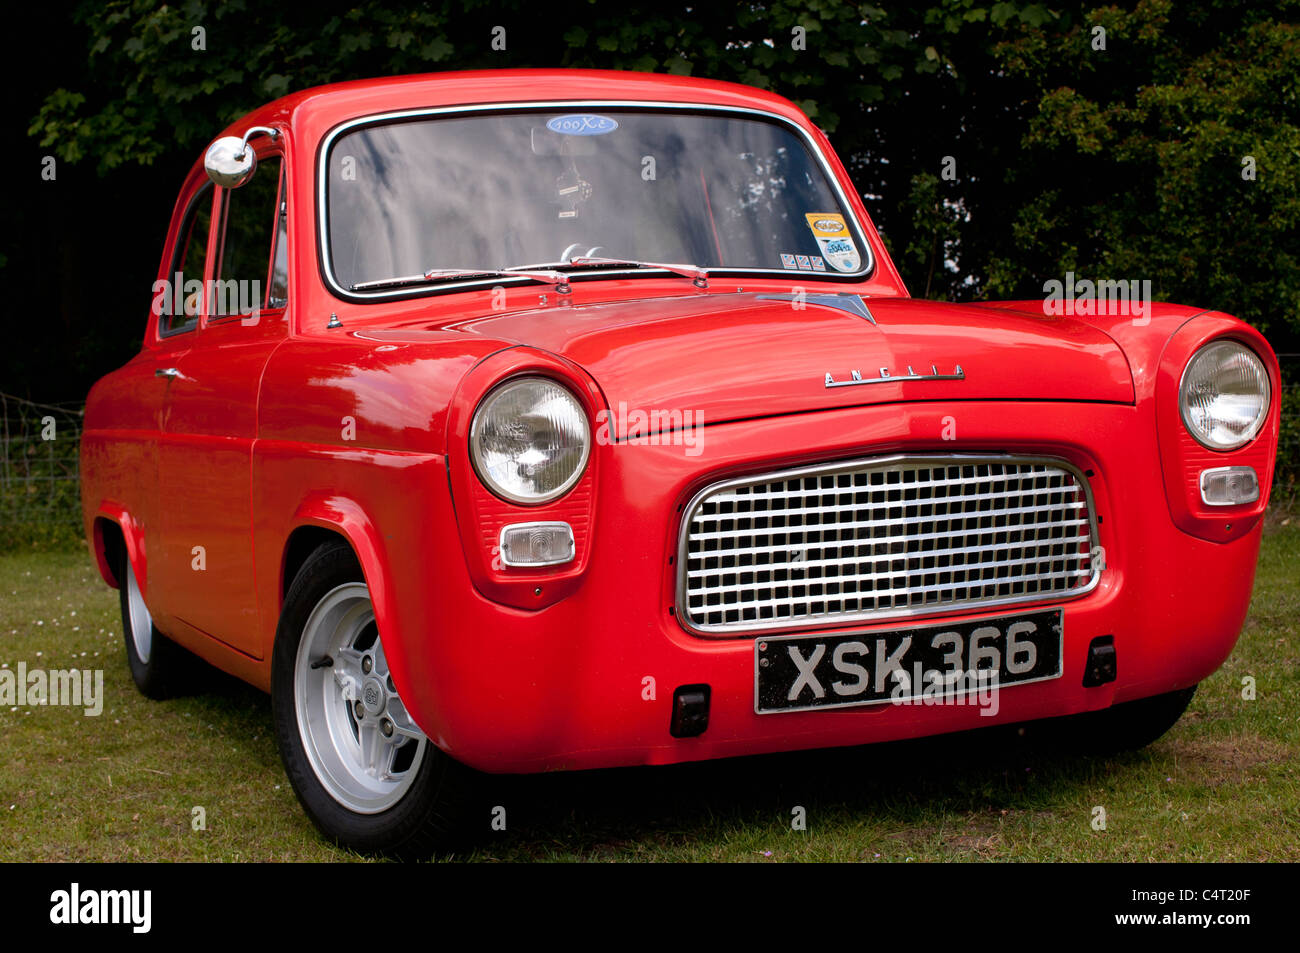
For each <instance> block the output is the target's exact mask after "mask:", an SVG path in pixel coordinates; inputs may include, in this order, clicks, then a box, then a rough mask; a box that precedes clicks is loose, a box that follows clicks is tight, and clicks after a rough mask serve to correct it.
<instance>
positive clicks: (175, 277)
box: [158, 182, 212, 335]
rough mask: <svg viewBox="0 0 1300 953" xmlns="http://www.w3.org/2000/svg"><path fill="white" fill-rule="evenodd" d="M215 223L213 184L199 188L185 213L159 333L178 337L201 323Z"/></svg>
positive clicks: (159, 316) (160, 316)
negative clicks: (205, 273)
mask: <svg viewBox="0 0 1300 953" xmlns="http://www.w3.org/2000/svg"><path fill="white" fill-rule="evenodd" d="M211 221H212V183H210V182H209V183H206V184H205V185H204V186H203V188H201V189H199V191H198V193H197V194H196V195H195V196H194V200H193V201H192V202H190V207H189V208H188V209H186V210H185V219H184V221H182V222H181V230H180V232H179V234H178V235H177V236H176V250H175V251H174V252H172V263H171V267H170V268H169V269H167V277H166V281H167V288H168V289H169V290H168V292H165V293H164V297H163V298H162V300H161V302H160V304H161V313H159V315H158V333H159V334H160V335H168V334H176V333H178V332H180V331H188V330H190V329H191V328H193V327H194V326H195V325H197V324H198V323H199V305H200V304H201V303H202V296H203V292H202V290H201V289H202V287H203V266H204V264H205V262H206V261H207V257H208V225H209V224H210V223H211Z"/></svg>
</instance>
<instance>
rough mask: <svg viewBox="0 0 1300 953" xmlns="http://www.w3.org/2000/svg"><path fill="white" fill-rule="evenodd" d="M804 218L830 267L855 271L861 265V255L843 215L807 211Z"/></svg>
mask: <svg viewBox="0 0 1300 953" xmlns="http://www.w3.org/2000/svg"><path fill="white" fill-rule="evenodd" d="M804 218H805V219H806V220H807V222H808V228H809V229H810V230H811V231H812V233H813V237H814V238H816V239H817V244H818V245H820V246H821V250H822V255H823V256H825V258H826V261H827V262H828V263H829V264H830V266H831V267H832V268H834V269H835V270H836V271H857V270H858V269H859V268H861V267H862V256H861V255H859V254H858V249H857V246H856V245H854V244H853V236H852V235H851V234H850V232H849V227H848V225H847V224H845V222H844V216H843V215H840V214H838V213H836V212H809V213H807V214H806V215H804Z"/></svg>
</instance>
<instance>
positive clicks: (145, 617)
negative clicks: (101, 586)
mask: <svg viewBox="0 0 1300 953" xmlns="http://www.w3.org/2000/svg"><path fill="white" fill-rule="evenodd" d="M126 605H127V613H128V615H129V616H130V618H129V620H128V621H129V624H130V627H131V642H132V643H133V644H134V645H135V654H136V655H138V656H139V657H140V661H141V662H144V663H145V664H146V665H147V664H149V654H150V653H151V652H152V651H153V616H151V615H150V614H149V609H148V608H147V607H146V606H145V604H144V596H142V595H140V583H138V582H137V581H136V578H135V567H134V566H132V565H131V560H130V559H129V558H128V559H127V560H126Z"/></svg>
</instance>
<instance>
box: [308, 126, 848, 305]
mask: <svg viewBox="0 0 1300 953" xmlns="http://www.w3.org/2000/svg"><path fill="white" fill-rule="evenodd" d="M325 161H326V162H327V164H328V178H327V193H326V208H327V212H328V217H327V228H326V233H327V237H328V243H327V248H326V255H327V256H328V257H327V260H328V262H329V265H330V271H331V272H332V277H333V279H334V281H335V283H336V284H337V285H338V286H339V287H340V288H342V289H344V290H354V289H355V288H356V286H357V285H364V284H366V283H368V282H371V283H380V282H384V281H386V280H388V279H392V278H395V277H398V276H411V275H414V276H419V275H423V274H425V273H427V272H430V271H435V270H441V269H486V268H515V267H520V266H527V265H543V264H545V265H550V266H556V265H558V264H560V263H563V262H567V261H568V260H569V259H571V258H580V257H601V258H618V259H630V260H640V261H647V262H679V263H689V264H693V265H697V266H701V267H704V268H708V269H712V270H723V271H725V270H737V271H747V270H761V271H769V272H771V271H777V272H805V273H807V274H809V275H810V276H813V275H816V274H818V273H821V274H823V275H825V276H839V275H862V274H865V273H866V272H867V271H869V270H870V267H871V261H870V257H869V252H868V251H867V250H866V249H867V246H866V244H865V242H864V240H863V237H862V234H861V232H860V230H859V228H858V226H857V224H856V222H855V221H854V220H853V217H852V215H851V213H850V212H849V210H848V209H847V208H845V207H844V204H843V203H842V202H841V200H840V198H839V192H838V190H837V189H836V188H835V187H834V186H833V185H832V183H831V181H830V180H829V178H828V176H827V174H826V172H825V171H824V169H823V167H822V165H821V163H820V161H819V160H818V158H817V157H816V156H815V155H814V154H813V153H812V152H811V151H810V149H809V147H808V146H807V145H806V144H805V142H804V140H803V138H802V137H801V136H800V135H799V134H797V133H796V132H795V131H794V130H793V129H792V128H791V127H789V126H788V125H786V124H785V123H783V122H779V121H776V120H765V119H760V118H750V117H741V116H737V115H733V114H728V113H714V114H708V113H698V112H694V113H693V112H684V111H680V110H660V111H653V110H650V109H627V108H621V109H613V108H611V109H600V110H597V111H593V112H584V111H578V110H574V111H568V112H566V111H554V112H545V113H542V112H494V113H486V114H479V115H473V116H455V117H429V118H420V119H404V120H400V121H390V122H386V123H383V124H371V125H365V126H360V127H357V128H355V129H352V130H349V131H346V132H344V133H343V134H341V135H339V136H338V137H337V138H336V139H335V140H334V142H333V144H332V145H331V147H330V149H329V153H328V155H327V156H326V158H325ZM612 267H614V266H611V268H612Z"/></svg>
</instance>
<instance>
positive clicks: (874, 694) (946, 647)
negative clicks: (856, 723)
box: [754, 608, 1065, 715]
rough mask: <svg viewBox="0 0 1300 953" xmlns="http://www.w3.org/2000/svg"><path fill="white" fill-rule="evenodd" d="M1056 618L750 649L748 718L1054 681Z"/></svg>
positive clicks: (1008, 619)
mask: <svg viewBox="0 0 1300 953" xmlns="http://www.w3.org/2000/svg"><path fill="white" fill-rule="evenodd" d="M1064 626H1065V614H1064V610H1062V609H1059V608H1058V609H1046V610H1042V611H1039V612H1025V613H1020V614H1017V615H1013V616H1002V617H1000V618H996V619H978V620H975V621H972V622H943V623H936V624H934V625H923V626H912V627H911V628H907V629H895V630H893V631H889V632H845V633H836V634H835V635H784V636H768V637H767V638H762V639H757V640H755V642H754V711H756V712H758V714H760V715H763V714H771V713H773V712H781V711H805V710H807V709H811V708H849V707H852V706H858V705H880V704H885V703H890V702H892V703H894V704H917V703H926V702H927V700H928V701H929V703H931V704H935V703H941V702H942V700H943V699H944V698H945V696H946V697H948V698H955V697H957V696H958V694H959V693H961V694H963V697H964V693H966V692H970V693H977V692H984V693H987V692H989V691H991V690H995V689H1001V688H1005V687H1007V686H1008V685H1024V684H1026V683H1028V682H1041V681H1045V680H1047V679H1050V678H1059V677H1060V676H1061V672H1062V668H1061V651H1062V646H1063V645H1064V640H1065V628H1064Z"/></svg>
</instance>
